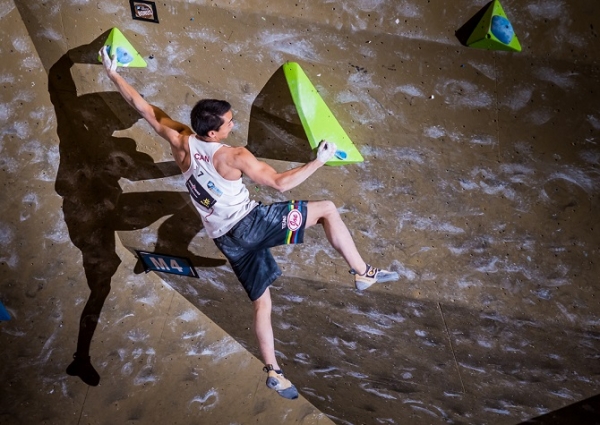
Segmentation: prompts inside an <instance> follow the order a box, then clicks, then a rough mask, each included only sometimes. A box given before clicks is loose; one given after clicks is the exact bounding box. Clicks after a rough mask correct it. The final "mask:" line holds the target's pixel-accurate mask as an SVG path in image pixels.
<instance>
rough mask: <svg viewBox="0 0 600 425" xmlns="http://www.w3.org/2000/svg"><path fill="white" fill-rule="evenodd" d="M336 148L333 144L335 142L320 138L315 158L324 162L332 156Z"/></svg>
mask: <svg viewBox="0 0 600 425" xmlns="http://www.w3.org/2000/svg"><path fill="white" fill-rule="evenodd" d="M336 150H337V147H336V146H335V143H332V142H328V141H326V140H321V143H320V144H319V149H318V150H317V160H319V161H321V162H322V163H323V164H325V163H326V162H327V161H329V160H330V159H331V158H333V156H334V155H335V151H336Z"/></svg>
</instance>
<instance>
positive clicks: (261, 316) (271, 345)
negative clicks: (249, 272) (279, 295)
mask: <svg viewBox="0 0 600 425" xmlns="http://www.w3.org/2000/svg"><path fill="white" fill-rule="evenodd" d="M253 304H254V333H255V334H256V339H257V340H258V346H259V348H260V354H261V355H262V358H263V361H264V362H265V364H266V365H268V364H271V365H273V369H276V370H279V369H280V368H279V365H278V364H277V359H276V358H275V341H274V337H273V327H272V325H271V292H270V291H269V288H267V289H266V291H265V292H264V293H263V294H262V295H261V296H260V298H259V299H257V300H256V301H254V302H253Z"/></svg>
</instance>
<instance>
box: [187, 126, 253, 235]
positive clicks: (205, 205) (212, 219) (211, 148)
mask: <svg viewBox="0 0 600 425" xmlns="http://www.w3.org/2000/svg"><path fill="white" fill-rule="evenodd" d="M188 144H189V147H190V157H191V162H190V168H189V169H188V170H187V171H186V172H184V173H183V176H184V178H185V185H186V187H187V189H188V192H190V196H191V198H192V203H193V204H194V206H195V207H196V209H197V210H198V213H200V217H201V218H202V223H203V224H204V227H205V228H206V232H207V233H208V236H209V237H210V238H212V239H215V238H218V237H219V236H222V235H224V234H225V233H227V232H228V231H229V229H231V228H232V227H233V226H234V225H235V224H236V223H237V222H238V221H240V220H241V219H242V218H244V217H245V216H246V214H248V213H249V212H250V211H251V210H252V208H254V207H255V206H256V205H258V204H257V203H256V201H253V200H250V194H249V192H248V189H247V188H246V186H245V185H244V184H243V183H242V179H241V178H239V179H238V180H227V179H225V178H223V177H222V176H221V175H220V174H219V173H218V172H217V170H216V169H215V167H214V166H213V155H214V154H215V152H216V151H217V150H218V149H220V148H221V147H222V146H225V145H223V144H221V143H213V142H203V141H202V140H200V139H198V138H197V137H196V136H195V135H191V136H190V137H189V139H188Z"/></svg>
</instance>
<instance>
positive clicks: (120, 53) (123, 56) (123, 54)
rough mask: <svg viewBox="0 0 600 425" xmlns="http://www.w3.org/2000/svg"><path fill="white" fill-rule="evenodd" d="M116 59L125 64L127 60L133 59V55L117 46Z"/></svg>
mask: <svg viewBox="0 0 600 425" xmlns="http://www.w3.org/2000/svg"><path fill="white" fill-rule="evenodd" d="M117 61H118V62H119V63H122V64H123V65H127V64H128V63H129V62H131V61H133V56H131V55H130V54H129V52H128V51H127V50H125V49H124V48H122V47H117Z"/></svg>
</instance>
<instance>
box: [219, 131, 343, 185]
mask: <svg viewBox="0 0 600 425" xmlns="http://www.w3.org/2000/svg"><path fill="white" fill-rule="evenodd" d="M335 149H336V148H335V145H334V144H333V143H327V142H321V145H320V146H319V152H318V154H317V159H314V160H313V161H310V162H307V163H306V164H304V165H301V166H299V167H296V168H292V169H291V170H287V171H284V172H282V173H278V172H277V171H276V170H275V169H274V168H273V167H271V166H270V165H269V164H267V163H266V162H263V161H259V160H258V159H256V157H255V156H254V155H252V153H250V151H248V149H246V148H236V150H237V152H236V153H235V154H234V155H233V156H232V163H231V166H232V167H233V168H237V169H239V170H240V171H241V172H242V173H244V174H245V175H246V176H248V177H249V178H250V179H252V181H254V182H255V183H258V184H260V185H265V186H270V187H272V188H274V189H277V190H279V191H280V192H285V191H286V190H290V189H293V188H295V187H296V186H298V185H299V184H301V183H302V182H304V181H305V180H306V179H307V178H308V177H310V176H311V175H312V174H313V173H314V172H315V171H317V170H318V169H319V168H321V167H322V166H323V165H324V164H325V162H327V160H329V159H330V158H331V157H332V156H333V155H334V153H335Z"/></svg>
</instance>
